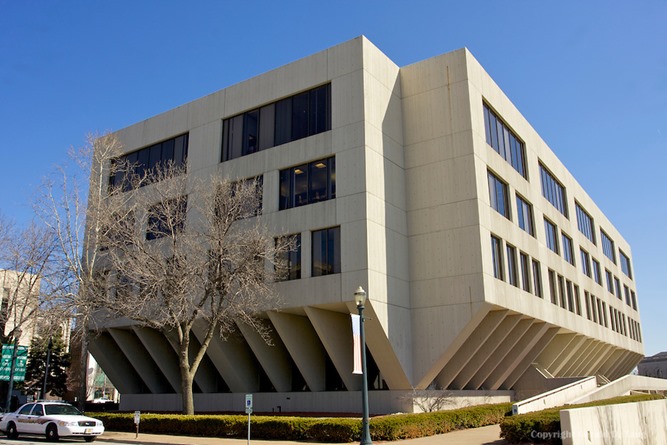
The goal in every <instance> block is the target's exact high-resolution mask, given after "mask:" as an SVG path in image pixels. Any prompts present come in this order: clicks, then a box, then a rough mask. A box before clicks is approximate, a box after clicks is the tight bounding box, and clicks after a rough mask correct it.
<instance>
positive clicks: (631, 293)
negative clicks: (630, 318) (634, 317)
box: [630, 290, 637, 310]
mask: <svg viewBox="0 0 667 445" xmlns="http://www.w3.org/2000/svg"><path fill="white" fill-rule="evenodd" d="M630 298H631V299H632V309H634V310H637V294H635V291H633V290H631V291H630Z"/></svg>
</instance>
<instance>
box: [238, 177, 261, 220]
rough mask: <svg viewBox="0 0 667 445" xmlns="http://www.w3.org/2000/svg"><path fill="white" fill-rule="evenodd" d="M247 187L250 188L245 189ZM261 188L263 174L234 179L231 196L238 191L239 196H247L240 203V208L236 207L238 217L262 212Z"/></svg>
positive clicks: (242, 217) (250, 216) (247, 216)
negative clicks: (238, 179) (239, 179)
mask: <svg viewBox="0 0 667 445" xmlns="http://www.w3.org/2000/svg"><path fill="white" fill-rule="evenodd" d="M248 187H250V188H251V189H247V188H248ZM263 190H264V176H263V175H260V176H257V177H255V178H250V179H243V180H241V181H236V182H234V183H233V184H232V187H231V192H232V196H238V195H237V193H240V194H241V196H245V197H247V199H244V200H243V202H241V203H240V208H239V209H238V219H244V218H252V217H253V216H259V215H261V214H262V197H263V193H264V192H263Z"/></svg>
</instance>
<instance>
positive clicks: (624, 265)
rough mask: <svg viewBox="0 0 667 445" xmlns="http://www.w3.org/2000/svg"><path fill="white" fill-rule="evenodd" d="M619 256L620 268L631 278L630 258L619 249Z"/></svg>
mask: <svg viewBox="0 0 667 445" xmlns="http://www.w3.org/2000/svg"><path fill="white" fill-rule="evenodd" d="M619 254H620V257H621V270H622V271H623V273H624V274H625V275H626V276H627V277H628V278H630V279H632V267H631V266H630V258H628V256H627V255H626V254H624V253H623V251H622V250H621V251H619Z"/></svg>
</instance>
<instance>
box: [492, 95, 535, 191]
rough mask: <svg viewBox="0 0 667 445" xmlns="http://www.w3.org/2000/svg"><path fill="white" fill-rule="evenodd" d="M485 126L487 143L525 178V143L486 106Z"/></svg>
mask: <svg viewBox="0 0 667 445" xmlns="http://www.w3.org/2000/svg"><path fill="white" fill-rule="evenodd" d="M484 126H485V130H486V143H487V144H489V145H490V146H491V147H492V148H493V149H494V150H495V151H496V153H498V154H499V155H500V156H502V157H503V159H505V160H506V161H507V162H508V163H509V164H510V165H511V166H512V167H514V169H515V170H516V171H518V172H519V173H520V174H521V176H523V177H524V178H525V177H526V175H527V173H526V165H525V164H526V153H525V148H524V145H523V142H521V141H520V140H519V138H518V137H517V135H516V134H515V133H514V132H513V131H512V130H511V129H510V128H509V127H508V126H507V124H505V123H504V122H503V121H502V120H501V119H500V118H499V117H498V115H497V114H496V113H495V112H494V111H493V110H491V108H489V106H488V105H486V104H484Z"/></svg>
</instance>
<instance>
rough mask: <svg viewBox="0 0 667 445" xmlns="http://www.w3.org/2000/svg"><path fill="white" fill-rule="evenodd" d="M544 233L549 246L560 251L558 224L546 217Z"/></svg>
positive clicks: (555, 250)
mask: <svg viewBox="0 0 667 445" xmlns="http://www.w3.org/2000/svg"><path fill="white" fill-rule="evenodd" d="M544 234H545V237H546V242H547V247H548V248H549V249H551V250H552V251H554V252H556V253H558V230H557V229H556V225H555V224H554V223H552V222H551V221H549V220H548V219H546V218H545V219H544Z"/></svg>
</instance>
